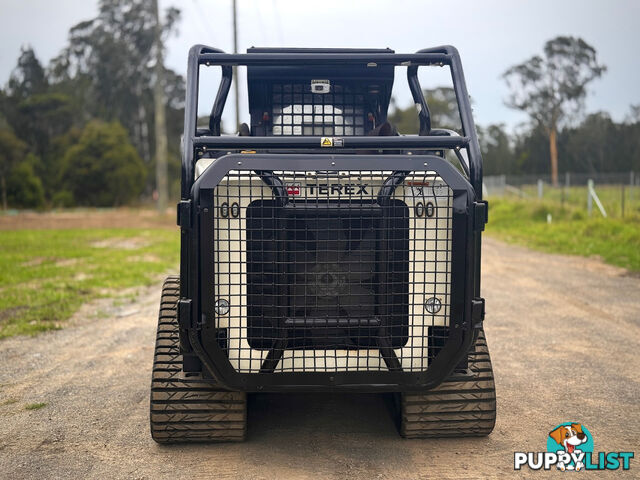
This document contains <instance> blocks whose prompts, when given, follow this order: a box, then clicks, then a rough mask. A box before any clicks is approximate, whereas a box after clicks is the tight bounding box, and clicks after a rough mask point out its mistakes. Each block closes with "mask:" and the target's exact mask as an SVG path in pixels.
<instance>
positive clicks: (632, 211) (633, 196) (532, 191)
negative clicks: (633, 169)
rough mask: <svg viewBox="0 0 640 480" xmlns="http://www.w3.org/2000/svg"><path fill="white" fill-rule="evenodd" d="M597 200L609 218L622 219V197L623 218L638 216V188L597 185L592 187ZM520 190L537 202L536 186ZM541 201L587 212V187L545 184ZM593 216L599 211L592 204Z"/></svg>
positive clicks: (639, 208) (639, 211)
mask: <svg viewBox="0 0 640 480" xmlns="http://www.w3.org/2000/svg"><path fill="white" fill-rule="evenodd" d="M594 188H595V191H596V194H597V195H598V198H599V199H600V201H601V202H602V206H603V207H604V209H605V211H606V212H607V215H608V216H609V217H614V218H619V217H622V198H623V196H624V216H625V217H634V216H640V187H633V190H630V189H629V186H628V185H625V186H624V191H623V188H622V186H621V185H597V184H596V186H595V187H594ZM520 189H521V190H522V191H523V192H524V193H525V194H526V195H527V196H528V199H529V200H535V201H538V187H537V186H536V185H523V186H522V187H520ZM542 200H543V201H545V202H553V203H557V204H559V205H563V203H564V206H565V207H567V208H571V209H575V210H579V211H584V212H586V211H587V187H569V188H566V187H562V186H561V187H556V188H554V187H552V186H551V185H548V184H545V185H544V188H543V189H542ZM593 215H594V216H599V215H600V211H599V210H598V207H597V206H596V204H595V202H594V203H593Z"/></svg>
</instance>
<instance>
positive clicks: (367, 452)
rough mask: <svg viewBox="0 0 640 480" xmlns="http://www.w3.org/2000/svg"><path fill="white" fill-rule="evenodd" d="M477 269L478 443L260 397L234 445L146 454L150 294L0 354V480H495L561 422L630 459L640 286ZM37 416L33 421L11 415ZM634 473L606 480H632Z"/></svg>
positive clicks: (514, 265)
mask: <svg viewBox="0 0 640 480" xmlns="http://www.w3.org/2000/svg"><path fill="white" fill-rule="evenodd" d="M483 267H484V270H483V294H484V296H485V297H486V299H487V311H488V315H487V320H486V322H485V325H486V326H485V330H486V333H487V339H488V342H489V348H490V349H491V354H492V357H493V362H494V369H495V376H496V385H497V395H498V421H497V425H496V429H495V430H494V432H493V433H492V434H491V435H490V436H489V437H487V438H476V439H448V440H444V439H443V440H417V441H416V440H410V441H409V440H403V439H401V438H400V437H399V436H398V435H397V433H396V430H395V427H394V424H393V422H392V419H391V416H390V415H389V413H388V411H387V405H386V403H385V401H384V398H383V396H382V395H357V394H349V395H346V394H340V395H338V394H323V395H318V394H296V395H275V394H260V395H254V396H252V397H251V398H250V404H249V439H248V441H247V442H246V443H243V444H232V445H231V444H230V445H197V446H178V447H175V446H174V447H161V446H158V445H156V444H155V443H154V442H153V441H152V440H151V438H150V436H149V427H148V402H149V400H148V390H149V382H150V368H151V360H152V354H153V351H152V347H153V342H154V336H155V335H154V334H155V324H156V315H157V309H158V299H159V292H160V287H159V286H157V287H154V288H152V289H148V290H143V291H141V293H140V295H139V297H138V300H137V301H136V302H135V303H134V304H128V305H124V306H120V307H114V306H113V302H112V301H105V300H102V301H100V302H97V303H93V304H91V305H86V306H85V307H83V309H82V310H81V311H80V312H78V314H77V315H76V316H75V317H74V319H73V320H72V322H71V324H70V326H68V327H67V328H65V329H64V330H61V331H56V332H50V333H46V334H42V335H40V336H38V337H35V338H24V337H21V338H13V339H9V340H5V341H1V342H0V366H1V368H0V478H7V479H20V478H99V479H107V478H109V479H110V478H123V479H130V478H145V479H146V478H148V479H160V478H185V479H196V478H215V479H223V478H243V479H258V478H265V479H273V478H295V479H299V478H300V479H306V478H309V479H320V478H349V479H353V478H362V479H371V478H373V479H376V478H433V477H438V476H439V477H441V478H457V479H458V478H494V477H495V478H497V477H503V476H505V474H512V473H514V472H513V452H514V451H515V450H519V451H540V450H543V451H544V450H545V448H546V437H547V434H548V432H549V431H550V430H551V428H553V427H554V426H555V425H556V424H558V423H561V422H564V421H578V422H582V423H583V424H584V425H586V426H587V428H589V430H590V432H591V433H592V434H593V436H594V440H595V450H596V451H625V450H634V449H637V450H640V448H639V447H640V407H639V406H638V401H639V400H640V373H639V367H640V357H639V355H638V344H639V340H640V278H638V277H637V276H631V275H629V274H627V273H626V272H625V271H623V270H621V269H618V268H615V267H610V266H607V265H604V264H602V263H600V262H598V261H597V260H590V259H583V258H578V257H565V256H557V255H547V254H542V253H538V252H532V251H529V250H526V249H524V248H520V247H514V246H509V245H505V244H502V243H499V242H497V241H495V240H492V239H486V241H485V245H484V257H483ZM36 402H43V403H46V405H45V406H44V407H42V408H40V409H36V410H26V409H25V406H26V405H27V404H32V403H36ZM638 462H640V459H638V458H635V459H633V460H632V461H631V471H629V472H626V475H624V473H625V472H619V471H618V472H609V473H608V476H611V477H616V478H617V477H619V476H620V475H622V476H627V477H628V478H631V477H635V478H638V476H639V475H640V464H638ZM521 473H524V474H528V475H530V476H531V477H533V478H540V477H546V476H548V475H549V474H547V475H545V474H544V473H543V472H521ZM551 474H556V472H551ZM592 474H593V472H592V473H589V472H587V473H582V474H580V475H584V476H589V475H592ZM566 475H568V476H571V474H566ZM602 476H603V475H602V474H599V475H598V478H600V477H602Z"/></svg>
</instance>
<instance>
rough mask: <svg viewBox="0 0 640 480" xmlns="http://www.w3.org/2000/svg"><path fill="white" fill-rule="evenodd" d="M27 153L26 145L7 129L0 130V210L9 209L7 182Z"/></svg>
mask: <svg viewBox="0 0 640 480" xmlns="http://www.w3.org/2000/svg"><path fill="white" fill-rule="evenodd" d="M26 152H27V145H26V144H25V143H24V142H23V141H22V140H20V139H19V138H18V137H16V136H15V135H14V134H13V132H12V131H11V130H9V129H8V128H2V129H0V189H2V208H3V209H4V210H6V209H7V208H9V204H8V201H7V182H8V179H9V175H10V174H11V173H12V171H13V169H14V168H15V166H16V165H17V164H18V163H19V162H20V160H22V159H23V158H24V156H25V154H26Z"/></svg>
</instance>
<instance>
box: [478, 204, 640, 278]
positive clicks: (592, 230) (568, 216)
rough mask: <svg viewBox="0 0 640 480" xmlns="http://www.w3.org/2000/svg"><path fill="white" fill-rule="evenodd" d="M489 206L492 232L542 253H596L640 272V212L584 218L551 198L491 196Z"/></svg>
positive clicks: (594, 254)
mask: <svg viewBox="0 0 640 480" xmlns="http://www.w3.org/2000/svg"><path fill="white" fill-rule="evenodd" d="M638 194H639V195H640V192H639V193H638ZM489 204H490V207H489V224H488V225H487V233H488V234H490V235H493V236H495V237H498V238H500V239H502V240H505V241H507V242H512V243H518V244H521V245H525V246H527V247H531V248H535V249H538V250H543V251H546V252H553V253H563V254H570V255H582V256H587V257H589V256H597V257H600V258H601V259H602V260H604V261H605V262H607V263H610V264H612V265H617V266H619V267H623V268H627V269H629V270H632V271H640V215H629V216H628V217H625V218H602V217H600V216H599V215H596V214H595V212H594V215H593V216H592V217H587V215H586V213H585V211H584V210H582V209H579V208H571V207H568V206H566V204H565V206H564V207H563V206H562V205H561V204H559V203H558V202H555V201H552V200H546V201H545V200H542V201H541V200H538V199H535V200H534V199H529V200H519V199H506V198H490V199H489ZM547 215H551V223H547Z"/></svg>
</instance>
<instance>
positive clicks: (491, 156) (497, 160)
mask: <svg viewBox="0 0 640 480" xmlns="http://www.w3.org/2000/svg"><path fill="white" fill-rule="evenodd" d="M477 129H478V139H479V140H480V150H481V151H482V159H483V160H484V166H483V172H484V173H485V174H486V175H504V174H507V173H514V172H513V168H514V164H513V160H514V155H513V149H512V148H511V142H510V140H509V135H508V134H507V132H506V131H505V129H504V124H499V125H489V126H488V127H486V128H484V127H481V126H479V125H478V126H477Z"/></svg>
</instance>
